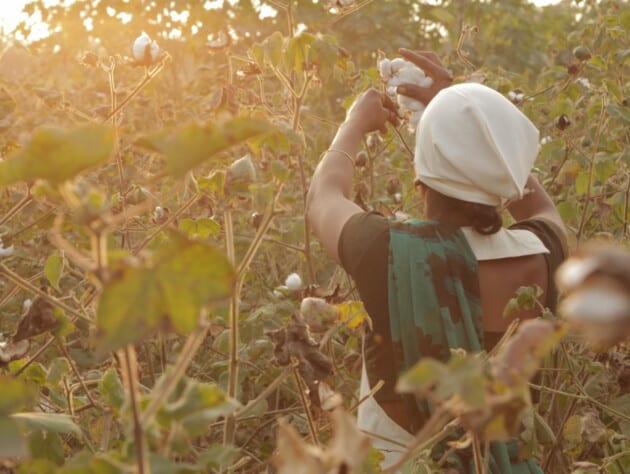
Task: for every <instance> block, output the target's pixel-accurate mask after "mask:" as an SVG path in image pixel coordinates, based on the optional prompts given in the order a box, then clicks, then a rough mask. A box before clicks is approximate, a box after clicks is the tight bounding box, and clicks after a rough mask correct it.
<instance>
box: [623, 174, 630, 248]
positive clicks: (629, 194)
mask: <svg viewBox="0 0 630 474" xmlns="http://www.w3.org/2000/svg"><path fill="white" fill-rule="evenodd" d="M629 207H630V173H628V185H627V186H626V200H625V203H624V206H623V236H624V237H625V236H627V235H628V211H630V209H629Z"/></svg>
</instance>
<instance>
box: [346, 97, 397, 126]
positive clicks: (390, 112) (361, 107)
mask: <svg viewBox="0 0 630 474" xmlns="http://www.w3.org/2000/svg"><path fill="white" fill-rule="evenodd" d="M387 122H391V123H392V124H394V125H398V123H399V118H398V114H397V113H396V106H395V105H394V103H393V102H392V100H391V99H390V98H389V97H387V95H386V94H385V93H383V92H380V91H378V90H376V89H373V88H372V89H368V90H367V91H365V92H363V93H362V94H361V95H360V96H359V97H357V98H356V100H355V101H354V103H353V104H352V107H350V110H348V114H347V116H346V121H345V124H348V125H351V126H352V127H356V129H357V131H359V132H360V133H362V134H366V133H368V132H372V131H374V130H380V131H381V132H383V133H385V132H386V131H387Z"/></svg>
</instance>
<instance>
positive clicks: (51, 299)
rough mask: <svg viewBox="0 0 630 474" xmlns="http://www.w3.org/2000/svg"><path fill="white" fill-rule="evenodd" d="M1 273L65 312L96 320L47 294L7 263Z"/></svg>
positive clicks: (79, 317) (0, 264)
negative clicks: (12, 269)
mask: <svg viewBox="0 0 630 474" xmlns="http://www.w3.org/2000/svg"><path fill="white" fill-rule="evenodd" d="M0 274H4V275H5V276H6V277H7V278H8V279H9V280H11V281H12V282H13V283H14V284H16V285H17V286H19V287H20V288H22V289H24V290H27V291H30V292H32V293H35V294H36V295H38V296H41V297H42V298H43V299H45V300H46V301H48V302H49V303H50V304H52V305H54V306H57V307H59V308H61V309H63V310H64V311H65V312H67V313H69V314H71V315H72V316H74V317H75V318H77V319H82V320H84V321H87V322H89V323H91V324H92V323H94V321H93V320H92V319H91V318H89V317H88V316H85V315H83V314H81V313H79V312H78V311H76V310H74V309H72V308H71V307H69V306H68V305H66V304H65V303H62V302H61V301H59V300H58V299H57V298H55V297H54V296H50V295H48V294H46V293H45V292H44V291H42V290H40V289H39V288H37V287H36V286H34V285H33V284H31V283H29V282H28V281H27V280H25V279H24V278H22V277H21V276H19V275H17V274H16V273H14V272H13V271H11V270H9V269H8V268H7V267H6V265H4V264H3V263H0Z"/></svg>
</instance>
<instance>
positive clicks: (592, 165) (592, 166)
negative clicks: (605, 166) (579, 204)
mask: <svg viewBox="0 0 630 474" xmlns="http://www.w3.org/2000/svg"><path fill="white" fill-rule="evenodd" d="M601 108H602V109H601V111H600V114H599V121H598V122H597V131H596V133H595V141H594V143H593V151H592V153H591V160H590V163H589V167H588V183H587V185H586V196H585V199H584V209H582V217H581V218H580V225H579V227H578V231H577V235H576V238H577V247H578V248H579V247H580V240H581V238H582V235H583V233H584V227H585V224H586V214H587V212H588V207H589V203H590V199H591V187H592V183H593V171H594V169H595V156H596V155H597V148H598V147H599V140H600V138H601V136H602V131H603V129H604V121H605V118H606V107H605V99H604V97H602V103H601Z"/></svg>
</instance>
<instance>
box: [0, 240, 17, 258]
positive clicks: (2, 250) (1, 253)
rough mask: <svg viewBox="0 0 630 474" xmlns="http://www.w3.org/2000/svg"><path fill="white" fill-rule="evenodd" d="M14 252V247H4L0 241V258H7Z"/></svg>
mask: <svg viewBox="0 0 630 474" xmlns="http://www.w3.org/2000/svg"><path fill="white" fill-rule="evenodd" d="M14 251H15V247H13V245H10V246H8V247H5V246H4V243H2V239H0V257H8V256H10V255H13V252H14Z"/></svg>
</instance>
